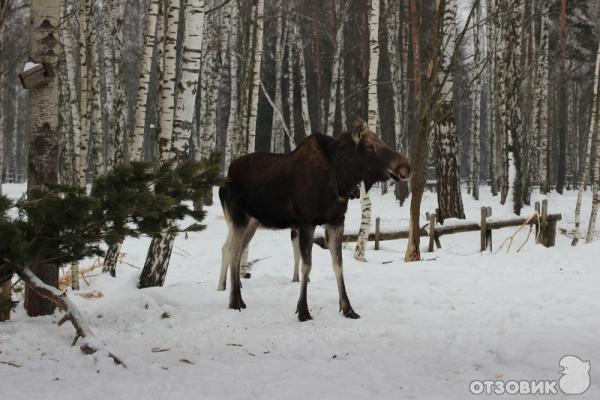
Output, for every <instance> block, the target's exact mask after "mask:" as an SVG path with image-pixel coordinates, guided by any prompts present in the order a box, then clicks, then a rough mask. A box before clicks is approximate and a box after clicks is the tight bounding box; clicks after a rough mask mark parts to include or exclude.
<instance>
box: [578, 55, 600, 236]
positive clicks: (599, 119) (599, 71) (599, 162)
mask: <svg viewBox="0 0 600 400" xmlns="http://www.w3.org/2000/svg"><path fill="white" fill-rule="evenodd" d="M599 75H600V47H598V51H597V54H596V72H595V76H594V89H593V90H594V95H593V96H592V101H593V105H592V113H591V116H590V127H589V133H588V142H587V145H588V147H587V151H586V154H585V164H584V166H583V177H582V178H581V181H580V183H579V193H578V194H577V207H576V209H575V236H574V237H573V245H576V244H577V241H576V239H577V240H578V239H579V220H580V213H581V195H582V191H583V188H584V187H585V184H586V181H587V179H588V176H589V169H590V164H591V163H590V160H591V148H592V136H593V134H594V132H596V160H595V163H596V173H595V174H594V182H593V189H592V192H593V196H592V212H591V215H590V222H589V225H588V231H587V235H586V239H585V240H586V242H587V243H589V242H591V241H592V239H593V236H594V228H595V227H596V216H597V214H598V203H599V202H600V195H599V194H598V184H599V183H600V177H599V176H598V174H599V173H600V126H599V123H600V96H599V95H598V90H600V89H599V87H598V85H599V84H600V82H599V79H600V78H599Z"/></svg>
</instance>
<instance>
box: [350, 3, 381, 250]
mask: <svg viewBox="0 0 600 400" xmlns="http://www.w3.org/2000/svg"><path fill="white" fill-rule="evenodd" d="M379 11H380V6H379V0H371V4H370V8H369V95H368V96H369V97H368V99H369V101H368V117H369V118H368V125H369V129H372V130H373V131H374V132H377V126H378V122H379V101H378V98H377V94H378V89H377V85H378V80H377V74H378V72H379ZM360 208H361V215H362V216H361V223H360V230H359V232H358V238H357V241H356V251H355V253H354V258H356V259H357V260H360V261H366V260H365V250H366V247H367V242H368V240H369V230H370V226H371V199H370V198H369V194H368V193H367V191H366V190H364V188H363V187H362V186H361V191H360Z"/></svg>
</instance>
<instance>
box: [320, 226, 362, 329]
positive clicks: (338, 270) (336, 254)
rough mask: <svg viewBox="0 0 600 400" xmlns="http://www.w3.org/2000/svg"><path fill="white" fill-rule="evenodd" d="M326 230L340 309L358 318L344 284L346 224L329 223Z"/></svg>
mask: <svg viewBox="0 0 600 400" xmlns="http://www.w3.org/2000/svg"><path fill="white" fill-rule="evenodd" d="M325 231H326V234H327V237H328V243H327V244H328V247H329V252H330V253H331V263H332V265H333V272H334V273H335V279H336V281H337V286H338V292H339V296H340V300H339V301H340V311H342V313H343V314H344V317H346V318H351V319H358V318H360V315H358V314H357V313H356V312H354V310H353V309H352V306H351V305H350V300H349V299H348V294H347V293H346V285H345V284H344V267H343V261H342V240H343V236H344V225H343V224H341V225H327V226H326V227H325Z"/></svg>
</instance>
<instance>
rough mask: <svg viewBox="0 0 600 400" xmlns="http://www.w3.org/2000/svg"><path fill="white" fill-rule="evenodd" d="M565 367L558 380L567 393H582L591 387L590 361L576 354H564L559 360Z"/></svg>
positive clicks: (563, 390) (561, 388) (560, 364)
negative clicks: (583, 359)
mask: <svg viewBox="0 0 600 400" xmlns="http://www.w3.org/2000/svg"><path fill="white" fill-rule="evenodd" d="M558 365H559V366H561V367H562V368H563V369H562V371H560V373H561V375H562V376H561V377H560V379H559V381H558V386H559V387H560V390H561V391H562V392H563V393H565V394H582V393H584V392H585V391H586V390H588V388H589V387H590V368H591V366H590V362H589V361H582V360H581V359H580V358H579V357H576V356H564V357H563V358H561V359H560V361H559V362H558Z"/></svg>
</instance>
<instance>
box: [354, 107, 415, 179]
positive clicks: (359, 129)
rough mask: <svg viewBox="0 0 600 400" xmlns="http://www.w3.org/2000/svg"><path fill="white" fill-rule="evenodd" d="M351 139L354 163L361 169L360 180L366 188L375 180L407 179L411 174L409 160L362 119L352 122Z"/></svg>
mask: <svg viewBox="0 0 600 400" xmlns="http://www.w3.org/2000/svg"><path fill="white" fill-rule="evenodd" d="M351 136H352V140H353V141H354V143H355V156H356V158H357V159H356V160H355V163H356V165H357V166H359V168H360V169H361V170H362V172H361V180H362V181H364V182H365V184H366V186H367V188H368V187H370V186H372V185H373V183H375V182H380V181H385V180H387V179H389V178H392V179H393V180H395V181H399V180H408V179H409V178H410V176H411V169H410V162H409V161H408V159H407V158H406V157H404V156H402V155H401V154H399V153H398V152H396V151H394V150H392V149H391V148H390V147H389V146H388V145H387V144H385V143H384V142H383V140H381V139H380V138H379V137H377V135H376V134H375V133H373V132H371V131H370V130H369V127H368V126H367V123H366V122H365V121H363V120H362V119H360V118H359V119H357V120H356V121H355V122H354V130H353V131H352V134H351Z"/></svg>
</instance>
